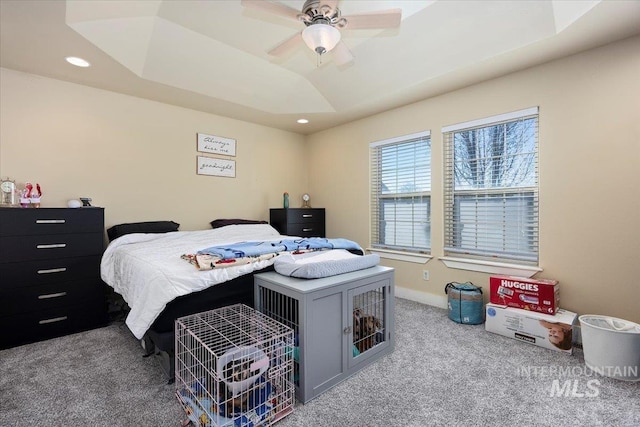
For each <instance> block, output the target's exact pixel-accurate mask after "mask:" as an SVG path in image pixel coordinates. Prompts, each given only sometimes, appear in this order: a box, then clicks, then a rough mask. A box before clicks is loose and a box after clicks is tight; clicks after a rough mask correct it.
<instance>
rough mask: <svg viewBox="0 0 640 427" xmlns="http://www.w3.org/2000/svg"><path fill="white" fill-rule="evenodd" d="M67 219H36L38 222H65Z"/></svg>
mask: <svg viewBox="0 0 640 427" xmlns="http://www.w3.org/2000/svg"><path fill="white" fill-rule="evenodd" d="M65 222H66V220H65V219H36V224H64V223H65Z"/></svg>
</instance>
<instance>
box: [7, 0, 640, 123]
mask: <svg viewBox="0 0 640 427" xmlns="http://www.w3.org/2000/svg"><path fill="white" fill-rule="evenodd" d="M281 3H283V4H285V5H287V6H289V7H292V8H295V9H297V10H300V9H302V4H303V3H304V0H288V1H281ZM338 6H339V7H340V9H341V11H342V14H343V15H344V16H346V15H355V14H360V13H366V12H371V11H379V10H385V9H390V8H401V9H402V23H401V24H400V27H399V28H398V29H387V30H350V31H349V30H342V40H343V41H344V42H345V43H346V44H347V46H348V47H349V49H350V50H351V51H352V53H353V55H354V61H353V62H351V63H349V64H346V65H341V66H336V65H335V64H334V63H333V62H332V60H331V53H330V52H329V53H328V54H326V55H324V56H323V57H322V64H321V65H320V66H318V65H317V58H316V56H315V54H314V53H313V52H312V51H311V50H310V49H308V48H307V47H306V46H305V45H303V44H300V45H299V47H298V48H296V49H294V50H293V51H291V52H289V53H288V54H287V55H285V56H283V57H279V58H274V57H271V56H269V55H268V54H267V53H266V52H267V51H269V50H270V49H272V48H274V47H275V46H277V45H278V44H279V43H280V42H282V41H284V40H286V39H287V38H289V37H291V36H292V35H294V34H296V33H297V32H299V31H300V30H301V29H302V28H304V25H303V24H302V23H301V22H297V21H295V20H288V19H286V18H284V17H280V16H276V15H272V14H268V13H265V12H261V11H258V10H253V9H247V8H244V7H242V5H241V4H240V0H209V1H187V0H183V1H175V0H174V1H168V0H164V1H162V0H142V1H133V0H121V1H114V0H106V1H96V0H91V1H89V0H84V1H63V0H59V1H58V0H41V1H31V0H0V19H1V20H0V66H2V67H5V68H11V69H16V70H20V71H25V72H28V73H34V74H39V75H43V76H48V77H53V78H56V79H60V80H66V81H70V82H75V83H79V84H84V85H88V86H92V87H97V88H102V89H106V90H111V91H115V92H120V93H124V94H129V95H133V96H138V97H142V98H148V99H152V100H157V101H161V102H166V103H170V104H174V105H179V106H183V107H187V108H192V109H195V110H200V111H205V112H210V113H213V114H218V115H222V116H227V117H232V118H237V119H240V120H246V121H251V122H255V123H260V124H264V125H268V126H272V127H276V128H280V129H284V130H289V131H293V132H298V133H302V134H309V133H313V132H317V131H319V130H322V129H326V128H330V127H333V126H336V125H339V124H342V123H345V122H349V121H352V120H355V119H358V118H361V117H365V116H368V115H370V114H373V113H377V112H381V111H385V110H388V109H390V108H395V107H398V106H401V105H406V104H408V103H411V102H415V101H418V100H421V99H424V98H427V97H430V96H434V95H438V94H441V93H444V92H447V91H450V90H454V89H457V88H460V87H464V86H467V85H469V84H473V83H476V82H479V81H482V80H486V79H489V78H493V77H497V76H500V75H504V74H506V73H510V72H513V71H516V70H519V69H523V68H527V67H530V66H532V65H536V64H540V63H543V62H547V61H550V60H552V59H555V58H559V57H563V56H567V55H570V54H573V53H577V52H580V51H583V50H586V49H590V48H592V47H596V46H600V45H604V44H607V43H610V42H613V41H616V40H620V39H623V38H627V37H630V36H633V35H637V34H640V1H638V0H629V1H624V0H604V1H578V0H569V1H559V0H536V1H478V0H471V1H452V0H435V1H433V0H424V1H420V0H409V1H400V0H395V1H382V0H369V1H365V0H341V1H340V2H339V4H338ZM66 56H80V57H82V58H84V59H87V60H88V61H89V62H90V63H91V64H92V66H91V67H90V68H84V69H81V68H76V67H73V66H71V65H69V64H67V63H66V62H65V61H64V58H65V57H66ZM301 117H304V118H307V119H309V120H310V123H309V124H306V125H300V124H297V123H296V120H297V119H298V118H301Z"/></svg>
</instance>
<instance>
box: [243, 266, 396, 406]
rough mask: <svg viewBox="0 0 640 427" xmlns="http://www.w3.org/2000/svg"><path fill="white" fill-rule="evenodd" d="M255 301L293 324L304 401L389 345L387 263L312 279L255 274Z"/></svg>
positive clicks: (389, 279) (259, 307)
mask: <svg viewBox="0 0 640 427" xmlns="http://www.w3.org/2000/svg"><path fill="white" fill-rule="evenodd" d="M255 305H256V309H257V310H258V311H260V312H262V313H264V314H266V315H267V316H269V317H271V318H273V319H275V320H277V321H278V322H280V323H283V324H285V325H287V326H289V327H290V328H292V329H293V330H294V351H293V358H294V384H295V386H296V397H297V399H298V400H299V401H301V402H303V403H306V402H308V401H309V400H311V399H313V398H314V397H316V396H318V395H319V394H320V393H322V392H324V391H326V390H328V389H329V388H331V387H333V386H334V385H336V384H338V383H339V382H341V381H343V380H345V379H346V378H348V377H349V376H351V375H353V374H354V373H356V372H357V371H359V370H360V369H362V368H364V367H365V366H367V365H369V364H370V363H372V362H374V361H375V360H378V359H379V358H381V357H382V356H384V355H387V354H389V353H391V352H392V351H393V348H394V343H395V337H394V306H395V304H394V270H393V269H392V268H389V267H382V266H376V267H372V268H368V269H365V270H359V271H354V272H350V273H346V274H340V275H338V276H332V277H325V278H321V279H311V280H309V279H296V278H292V277H288V276H283V275H280V274H278V273H275V272H269V273H261V274H256V275H255Z"/></svg>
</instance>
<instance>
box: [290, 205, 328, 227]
mask: <svg viewBox="0 0 640 427" xmlns="http://www.w3.org/2000/svg"><path fill="white" fill-rule="evenodd" d="M287 223H288V224H307V223H322V224H324V209H289V211H288V212H287Z"/></svg>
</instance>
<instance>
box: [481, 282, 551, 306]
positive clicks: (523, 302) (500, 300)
mask: <svg viewBox="0 0 640 427" xmlns="http://www.w3.org/2000/svg"><path fill="white" fill-rule="evenodd" d="M489 302H490V303H492V304H496V305H504V306H506V307H514V308H521V309H524V310H531V311H537V312H540V313H546V314H555V313H556V311H557V310H558V308H559V307H558V306H559V304H560V287H559V285H558V281H557V280H546V279H529V278H526V277H516V276H491V277H489Z"/></svg>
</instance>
